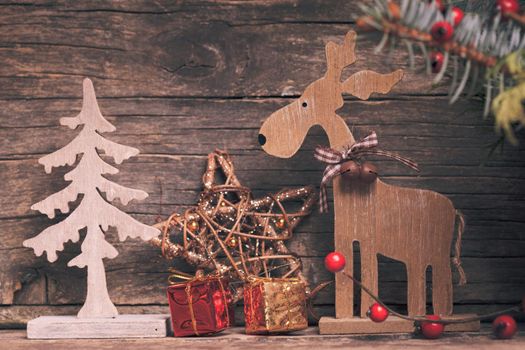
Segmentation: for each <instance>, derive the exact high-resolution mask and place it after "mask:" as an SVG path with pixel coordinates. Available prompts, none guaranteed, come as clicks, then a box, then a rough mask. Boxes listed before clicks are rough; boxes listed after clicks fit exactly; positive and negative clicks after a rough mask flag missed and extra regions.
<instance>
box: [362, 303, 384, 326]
mask: <svg viewBox="0 0 525 350" xmlns="http://www.w3.org/2000/svg"><path fill="white" fill-rule="evenodd" d="M366 315H367V316H368V317H369V318H370V319H371V320H372V321H374V322H378V323H379V322H383V321H384V320H386V319H387V318H388V310H387V309H386V308H385V307H383V305H381V304H379V303H374V304H372V306H370V308H369V309H368V311H367V312H366Z"/></svg>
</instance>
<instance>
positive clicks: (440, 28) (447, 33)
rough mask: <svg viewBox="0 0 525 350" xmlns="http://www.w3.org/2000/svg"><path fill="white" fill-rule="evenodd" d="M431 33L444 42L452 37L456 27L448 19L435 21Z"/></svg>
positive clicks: (433, 36) (437, 39) (438, 40)
mask: <svg viewBox="0 0 525 350" xmlns="http://www.w3.org/2000/svg"><path fill="white" fill-rule="evenodd" d="M430 34H431V35H432V38H433V39H434V40H435V41H437V42H440V43H443V42H445V41H449V40H450V39H452V35H454V28H452V25H450V23H448V22H447V21H439V22H436V23H434V25H433V26H432V28H431V29H430Z"/></svg>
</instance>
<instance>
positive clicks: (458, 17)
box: [451, 6, 465, 27]
mask: <svg viewBox="0 0 525 350" xmlns="http://www.w3.org/2000/svg"><path fill="white" fill-rule="evenodd" d="M451 11H452V20H453V21H454V27H457V26H458V25H459V24H460V23H461V21H462V20H463V17H465V13H464V12H463V10H461V9H460V8H459V7H456V6H454V7H453V8H452V9H451Z"/></svg>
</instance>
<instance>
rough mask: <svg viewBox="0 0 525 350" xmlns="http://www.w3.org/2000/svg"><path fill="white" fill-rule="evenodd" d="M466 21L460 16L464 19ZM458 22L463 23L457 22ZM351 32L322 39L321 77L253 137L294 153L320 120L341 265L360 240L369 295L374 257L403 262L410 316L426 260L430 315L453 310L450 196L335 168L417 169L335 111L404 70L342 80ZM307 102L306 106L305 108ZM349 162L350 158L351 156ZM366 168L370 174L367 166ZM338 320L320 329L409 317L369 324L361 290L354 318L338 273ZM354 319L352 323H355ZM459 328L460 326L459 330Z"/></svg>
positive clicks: (422, 293) (422, 296)
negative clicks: (393, 165) (360, 159)
mask: <svg viewBox="0 0 525 350" xmlns="http://www.w3.org/2000/svg"><path fill="white" fill-rule="evenodd" d="M463 21H464V20H463ZM463 21H462V23H463ZM355 39H356V34H355V32H352V31H351V32H349V33H348V34H347V35H346V37H345V39H344V42H343V43H342V44H336V43H334V42H329V43H328V44H327V45H326V59H327V71H326V73H325V75H324V77H322V78H320V79H319V80H317V81H315V82H313V83H311V84H310V85H309V86H308V87H306V89H305V91H304V93H303V94H302V96H301V97H300V98H299V99H297V100H296V101H294V102H292V103H290V104H289V105H287V106H285V107H283V108H281V109H280V110H278V111H276V112H274V113H273V114H272V115H270V116H269V117H268V118H267V119H266V120H265V121H264V123H263V125H262V127H261V129H260V131H259V134H260V135H259V141H260V143H261V145H262V148H263V149H264V151H266V152H267V153H269V154H271V155H274V156H278V157H281V158H288V157H291V156H293V155H294V154H295V153H296V152H297V151H298V150H299V148H300V147H301V144H302V143H303V140H304V139H305V137H306V134H307V132H308V130H309V129H310V128H311V127H312V126H314V125H320V126H321V127H322V128H323V129H324V131H325V132H326V133H327V135H328V139H329V142H330V148H326V147H324V148H320V149H317V150H316V157H317V158H320V159H321V160H323V161H325V162H327V163H329V166H328V167H327V170H326V171H325V173H324V174H323V181H322V183H323V186H322V188H321V196H320V197H321V203H322V204H323V205H322V206H321V208H322V209H326V208H327V207H326V206H325V205H324V203H326V198H327V197H326V195H325V193H324V191H325V186H324V185H325V184H326V183H327V179H328V178H331V177H333V187H334V190H333V192H334V203H335V205H336V208H335V249H336V250H337V251H338V252H340V253H342V254H344V256H345V257H346V269H347V270H349V271H352V270H353V246H352V243H353V242H355V241H359V242H360V253H361V254H360V256H361V276H362V278H363V282H364V284H366V285H367V286H370V289H371V291H372V292H373V293H374V294H377V292H378V288H379V287H378V261H377V255H378V254H382V255H384V256H387V257H390V258H393V259H395V260H397V261H400V262H402V263H404V264H405V265H406V267H407V275H408V276H407V277H408V296H409V298H408V310H409V315H413V316H415V315H424V314H425V312H426V283H425V279H426V278H425V274H426V269H427V267H428V266H432V274H433V276H432V288H433V292H432V295H433V300H432V304H433V307H434V310H436V313H438V314H442V315H450V314H451V313H452V271H451V262H450V257H449V251H450V247H451V245H452V240H453V236H454V228H455V221H456V219H457V220H458V236H457V239H456V245H455V253H456V254H455V258H454V260H453V263H454V265H456V267H457V268H458V271H459V272H460V277H461V279H460V282H461V283H464V282H465V275H464V272H463V270H462V268H461V261H460V252H461V237H462V233H463V228H464V221H463V219H462V216H461V215H460V214H459V213H458V212H457V211H456V209H455V208H454V206H453V205H452V203H451V201H450V200H449V199H448V198H446V197H445V196H443V195H440V194H438V193H436V192H432V191H428V190H421V189H410V188H403V187H398V186H392V185H388V184H386V183H384V182H382V181H381V179H379V178H378V179H376V180H375V181H371V182H370V183H368V184H367V183H364V182H363V181H347V180H345V179H344V178H342V176H336V174H339V173H340V170H341V169H340V168H341V166H342V164H341V162H345V161H347V160H348V159H346V154H349V153H350V154H352V156H354V157H355V156H356V155H360V154H364V153H366V154H374V155H388V156H390V157H393V158H394V159H396V160H399V161H402V162H403V163H404V164H406V165H409V166H411V167H413V168H416V165H415V163H413V162H412V161H410V160H408V159H405V158H401V157H399V156H397V155H392V154H389V153H387V152H385V151H380V150H378V149H377V148H376V146H377V137H376V135H375V134H374V133H372V134H371V135H369V136H368V137H366V138H364V139H362V140H360V141H359V142H357V143H356V141H355V139H354V136H353V134H352V132H351V131H350V128H349V127H348V126H347V125H346V123H345V121H344V120H343V118H341V117H340V116H339V115H337V113H336V111H337V110H338V109H339V108H340V107H341V106H342V105H343V99H342V94H351V95H354V96H356V97H358V98H360V99H367V98H368V97H369V96H370V95H371V94H372V93H373V92H380V93H387V92H388V91H390V89H391V88H392V87H393V86H394V85H395V84H396V83H397V82H398V81H399V80H400V79H401V77H402V75H403V73H402V71H396V72H393V73H390V74H378V73H375V72H372V71H360V72H356V73H353V74H352V75H350V76H349V77H348V78H347V79H346V80H343V81H341V74H342V71H343V69H344V68H345V67H347V66H349V65H351V64H353V63H354V62H355V60H356V57H355V52H354V47H355ZM304 105H306V107H305V106H304ZM350 160H354V159H350ZM368 169H369V170H368V172H369V174H371V173H372V171H371V169H370V168H368ZM335 293H336V300H335V304H336V305H335V308H336V318H337V319H333V318H321V320H320V322H319V326H320V331H321V333H322V334H333V333H337V334H344V333H355V332H362V333H382V332H385V330H387V331H388V332H399V331H401V332H402V331H405V330H406V329H407V327H412V323H411V322H408V321H407V322H405V321H404V320H395V319H392V321H393V322H390V321H391V318H389V320H388V321H386V322H382V323H380V324H374V327H369V323H368V320H367V319H365V318H366V311H367V310H368V308H369V306H370V305H371V304H372V303H373V300H372V298H371V297H370V296H369V295H367V294H366V293H363V292H362V293H361V310H360V316H361V318H363V320H360V319H355V318H354V316H353V314H354V312H353V305H354V299H353V281H352V280H351V279H349V278H348V277H347V276H346V275H344V274H339V275H337V276H336V292H335ZM356 325H358V326H356ZM461 327H464V328H461ZM478 328H479V323H475V322H474V323H471V324H467V325H461V326H458V328H457V329H456V330H462V329H463V330H474V329H478Z"/></svg>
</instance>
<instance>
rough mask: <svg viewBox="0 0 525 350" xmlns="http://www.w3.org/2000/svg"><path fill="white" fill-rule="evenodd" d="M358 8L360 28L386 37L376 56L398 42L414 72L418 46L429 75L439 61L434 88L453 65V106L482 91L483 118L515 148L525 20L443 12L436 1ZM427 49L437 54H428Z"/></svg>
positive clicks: (383, 0) (523, 114)
mask: <svg viewBox="0 0 525 350" xmlns="http://www.w3.org/2000/svg"><path fill="white" fill-rule="evenodd" d="M360 8H361V10H362V11H363V15H362V16H361V17H359V18H358V20H357V26H358V28H359V29H361V30H368V31H370V30H372V31H378V32H380V33H382V34H383V37H382V39H381V41H380V42H379V44H378V45H377V47H376V52H379V51H381V50H382V49H383V48H384V47H386V46H387V44H388V43H390V44H391V47H392V46H395V42H396V41H397V40H396V39H400V41H401V42H402V43H403V44H404V46H405V47H406V50H407V52H408V61H409V63H410V66H411V67H413V66H414V63H415V57H414V49H413V48H414V45H416V47H417V45H419V47H420V49H421V51H422V52H423V54H424V55H425V60H426V66H427V72H429V71H430V70H431V64H432V63H431V62H430V59H429V58H430V56H431V55H432V57H440V58H439V60H436V61H435V64H436V65H435V67H438V68H434V69H433V70H434V72H435V73H437V74H436V76H435V78H434V80H433V83H434V84H437V83H439V82H440V81H441V79H442V78H443V77H444V76H445V74H446V72H447V68H448V66H449V63H452V65H453V76H452V79H451V85H450V88H449V97H450V103H451V104H452V103H454V102H456V101H457V100H458V99H459V98H460V96H462V95H463V94H465V95H467V96H472V95H473V94H474V93H475V92H476V91H477V90H479V89H478V87H479V86H484V87H485V108H484V116H487V115H488V114H489V113H490V112H492V113H493V115H494V118H495V127H496V130H497V132H500V131H503V132H504V133H505V135H506V137H507V139H508V140H509V141H510V142H511V143H514V144H516V143H517V139H516V138H515V136H514V129H515V126H516V125H517V126H518V127H520V126H523V125H525V110H524V108H523V105H522V104H521V101H522V100H524V99H525V88H523V87H522V86H521V85H522V84H525V69H524V66H525V65H524V64H523V62H525V30H524V29H523V28H522V27H523V25H524V24H525V15H521V14H516V13H507V12H505V13H504V14H502V13H501V11H499V10H496V9H495V8H494V7H493V8H492V11H484V13H483V14H482V15H479V14H476V13H466V14H464V13H463V12H462V11H461V10H460V9H458V8H455V9H454V8H453V6H450V7H449V8H448V10H447V11H446V12H442V11H441V9H439V8H438V6H437V5H436V3H435V2H432V3H429V2H428V1H423V0H401V2H400V5H399V3H398V2H396V1H394V0H376V1H374V2H372V3H368V4H360ZM458 11H459V15H457V13H458ZM454 13H456V15H454ZM427 48H430V49H432V50H433V52H431V53H428V51H427ZM478 76H482V77H484V78H485V82H484V83H483V84H481V83H478ZM469 82H470V88H467V85H468V83H469ZM478 85H479V86H478Z"/></svg>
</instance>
